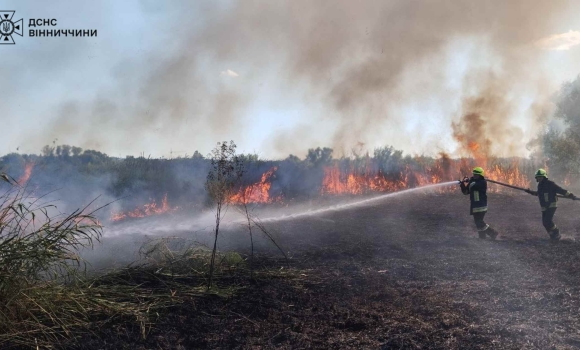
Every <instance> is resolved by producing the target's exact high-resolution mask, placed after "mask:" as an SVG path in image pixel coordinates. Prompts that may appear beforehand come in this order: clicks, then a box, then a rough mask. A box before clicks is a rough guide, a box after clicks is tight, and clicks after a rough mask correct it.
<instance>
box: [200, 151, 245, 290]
mask: <svg viewBox="0 0 580 350" xmlns="http://www.w3.org/2000/svg"><path fill="white" fill-rule="evenodd" d="M208 158H209V159H210V160H211V167H210V170H209V173H208V174H207V180H206V183H205V188H206V190H207V192H208V194H209V198H210V199H211V201H212V202H213V204H214V205H215V207H216V216H215V231H214V244H213V250H212V254H211V262H210V270H209V279H208V285H207V288H208V290H209V289H210V288H211V286H212V282H213V272H214V268H215V256H216V251H217V239H218V234H219V228H220V221H221V219H222V217H223V210H222V209H224V207H225V206H227V204H228V199H229V198H230V197H231V195H232V193H233V190H234V188H235V186H236V184H237V183H238V182H239V181H240V179H241V177H242V175H243V173H244V167H243V163H242V161H241V159H240V157H239V156H238V155H237V154H236V144H235V143H234V141H230V143H229V144H228V143H227V141H224V142H218V144H217V146H216V147H215V148H214V149H213V150H212V152H211V153H210V155H209V156H208Z"/></svg>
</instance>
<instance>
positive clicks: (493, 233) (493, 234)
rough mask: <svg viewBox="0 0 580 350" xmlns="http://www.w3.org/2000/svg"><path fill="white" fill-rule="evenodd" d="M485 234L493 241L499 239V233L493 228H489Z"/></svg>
mask: <svg viewBox="0 0 580 350" xmlns="http://www.w3.org/2000/svg"><path fill="white" fill-rule="evenodd" d="M485 232H486V233H487V235H488V236H489V238H490V239H492V240H495V238H496V237H497V231H496V230H494V229H492V228H491V227H490V228H488V229H487V230H485Z"/></svg>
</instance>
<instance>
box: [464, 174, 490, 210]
mask: <svg viewBox="0 0 580 350" xmlns="http://www.w3.org/2000/svg"><path fill="white" fill-rule="evenodd" d="M461 192H463V194H465V195H467V194H468V195H469V200H470V201H471V206H470V208H469V214H471V215H473V213H483V212H486V211H487V181H485V178H483V177H482V178H481V179H479V180H476V179H474V178H473V177H472V178H470V179H469V183H468V184H467V185H465V183H463V182H462V183H461Z"/></svg>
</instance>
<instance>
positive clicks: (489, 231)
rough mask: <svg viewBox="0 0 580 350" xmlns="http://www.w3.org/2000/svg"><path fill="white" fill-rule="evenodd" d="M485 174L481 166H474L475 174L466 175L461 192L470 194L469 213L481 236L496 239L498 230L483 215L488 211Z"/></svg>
mask: <svg viewBox="0 0 580 350" xmlns="http://www.w3.org/2000/svg"><path fill="white" fill-rule="evenodd" d="M483 175H484V173H483V169H482V168H481V167H476V168H474V169H473V176H472V177H471V178H468V177H465V178H464V179H463V180H462V181H461V183H460V186H461V192H463V194H465V195H469V200H470V201H471V206H470V210H469V213H470V214H471V215H473V220H474V221H475V226H476V227H477V231H478V233H479V238H481V239H485V236H486V235H488V236H489V238H491V239H495V238H496V237H497V232H496V231H495V230H494V229H493V228H491V227H490V226H489V225H488V224H486V223H485V221H483V217H484V216H485V213H487V181H486V180H485V178H484V177H483Z"/></svg>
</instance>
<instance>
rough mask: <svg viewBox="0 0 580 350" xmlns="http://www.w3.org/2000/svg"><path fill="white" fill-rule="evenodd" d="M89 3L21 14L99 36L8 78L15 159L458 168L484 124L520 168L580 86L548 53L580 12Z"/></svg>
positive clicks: (35, 58)
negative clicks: (230, 153)
mask: <svg viewBox="0 0 580 350" xmlns="http://www.w3.org/2000/svg"><path fill="white" fill-rule="evenodd" d="M75 3H76V2H73V1H54V2H50V3H49V2H46V3H43V4H41V5H39V4H38V3H33V2H12V3H10V4H9V5H10V6H12V7H13V8H14V9H15V10H16V11H17V14H16V17H18V16H19V15H20V16H22V17H24V18H25V21H26V19H27V18H59V27H60V28H65V27H67V26H68V27H69V28H73V27H74V28H79V29H84V28H89V29H92V28H96V29H98V31H99V35H98V38H92V39H86V40H85V39H83V38H74V39H71V38H42V39H41V38H36V39H35V38H29V37H24V38H16V40H18V39H20V42H18V43H17V45H15V47H14V49H15V50H12V51H11V52H9V53H8V54H7V55H8V56H7V57H6V62H7V63H6V64H5V65H4V66H3V67H2V68H0V69H1V72H2V75H3V77H4V81H5V83H8V84H9V85H10V86H11V87H12V88H11V89H10V91H9V92H7V93H6V94H4V95H3V96H2V97H1V98H0V99H1V100H2V101H3V104H4V105H5V106H6V107H5V109H4V113H3V114H2V119H3V120H4V121H5V125H7V127H8V128H9V129H10V130H11V133H10V137H8V138H6V139H5V141H4V142H3V143H2V144H1V146H2V149H3V150H4V152H7V151H8V150H14V149H15V148H16V147H17V146H20V147H24V148H25V149H26V150H28V151H29V152H33V153H37V152H38V151H39V150H40V148H41V147H42V146H43V145H45V144H48V143H51V142H53V141H55V140H57V139H58V141H56V142H57V143H68V144H73V145H76V146H81V147H84V148H93V149H97V150H100V151H103V152H106V153H108V154H111V155H121V156H124V155H126V154H138V153H140V152H144V153H146V154H152V155H153V156H161V155H165V156H168V155H169V152H170V150H171V151H175V152H176V154H178V155H183V154H184V153H185V152H187V153H189V154H192V153H193V151H195V150H199V151H201V152H202V153H204V154H207V153H208V152H209V151H210V149H211V148H212V147H213V146H214V145H215V143H216V142H217V141H222V140H229V139H233V140H235V141H236V142H237V143H238V145H239V146H240V149H241V150H244V151H258V152H259V153H261V154H263V155H265V156H267V157H285V156H286V155H288V154H289V153H294V154H297V155H303V154H304V153H305V151H306V150H307V149H308V148H312V147H317V146H329V147H333V148H334V149H335V150H337V153H341V152H342V153H348V151H349V150H351V149H353V148H355V147H356V146H357V145H360V144H365V145H366V146H367V147H370V148H372V147H377V146H385V145H394V146H395V147H398V148H402V149H403V150H405V151H407V152H418V153H429V152H432V153H433V155H436V154H437V153H438V152H440V151H445V152H451V153H452V154H453V153H455V154H459V153H461V152H463V151H464V147H463V146H464V144H463V143H462V141H461V139H460V138H457V135H460V134H466V133H469V132H470V129H469V125H470V124H469V121H466V120H465V116H471V118H472V117H473V116H474V115H478V116H479V117H478V118H479V119H478V120H479V121H481V123H482V125H480V126H479V127H478V128H477V132H478V133H480V134H481V135H480V136H476V137H479V138H480V139H481V140H488V141H489V142H487V141H486V148H488V149H489V152H491V153H494V154H498V155H521V154H522V153H523V152H525V145H526V143H527V141H529V139H531V138H532V137H533V136H535V133H536V132H537V130H539V128H541V122H540V119H541V118H539V116H538V115H537V113H538V111H539V110H546V109H547V107H545V106H544V104H549V103H550V101H549V99H547V98H546V96H549V94H552V93H554V91H555V90H556V89H557V88H558V86H559V84H561V83H562V82H563V81H562V79H569V80H570V79H573V78H574V77H575V75H576V74H578V73H580V71H579V72H575V71H574V69H576V68H577V67H576V66H575V65H574V64H573V63H571V62H574V58H576V59H578V58H580V57H579V56H580V55H579V52H578V51H579V50H578V49H577V48H574V47H573V48H571V49H570V50H568V51H566V52H560V53H558V56H554V54H553V53H551V52H549V51H546V50H543V49H541V48H539V47H538V46H537V45H534V43H535V42H537V41H538V40H540V39H542V38H546V37H549V36H551V35H553V34H557V33H562V32H566V31H568V30H570V29H577V28H578V27H580V21H578V20H576V19H575V18H574V16H572V15H571V13H573V12H574V9H575V8H577V7H575V5H579V4H580V2H577V1H551V2H530V1H524V0H516V1H509V2H506V1H496V0H493V1H480V2H474V1H408V0H398V1H378V0H377V1H374V0H373V1H370V0H369V1H356V2H355V1H347V0H333V1H323V0H318V1H172V2H156V1H129V2H123V3H122V4H121V3H119V2H113V1H103V2H98V3H95V4H88V5H87V4H85V5H83V6H82V7H81V6H79V5H78V4H76V5H75ZM18 18H20V17H18ZM57 29H58V28H57ZM27 30H28V28H27ZM0 49H2V52H3V53H4V52H8V51H7V50H6V49H7V48H6V47H0ZM576 62H577V60H576ZM556 63H560V64H556ZM570 67H572V68H570ZM572 74H573V75H572ZM454 135H455V136H456V137H455V138H454ZM470 137H473V135H471V136H470ZM463 139H465V138H463ZM23 145H24V146H23Z"/></svg>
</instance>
